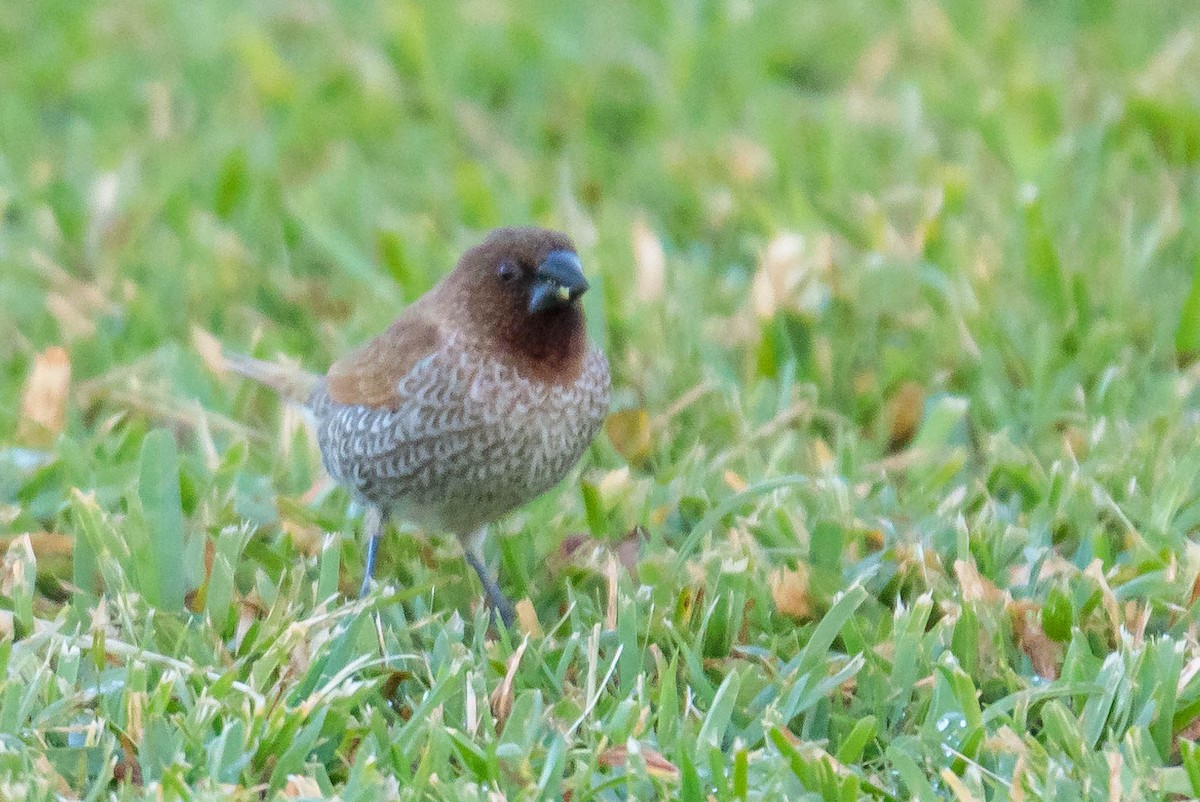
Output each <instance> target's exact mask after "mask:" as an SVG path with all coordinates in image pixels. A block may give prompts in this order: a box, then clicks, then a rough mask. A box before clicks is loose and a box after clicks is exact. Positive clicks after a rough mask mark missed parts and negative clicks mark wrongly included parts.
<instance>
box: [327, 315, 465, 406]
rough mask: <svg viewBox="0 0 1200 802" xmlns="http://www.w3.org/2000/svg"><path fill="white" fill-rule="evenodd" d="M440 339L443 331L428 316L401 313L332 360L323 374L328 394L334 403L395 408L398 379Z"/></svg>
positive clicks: (399, 401) (439, 341) (441, 341)
mask: <svg viewBox="0 0 1200 802" xmlns="http://www.w3.org/2000/svg"><path fill="white" fill-rule="evenodd" d="M444 341H445V335H444V333H443V332H442V330H441V328H440V327H439V326H438V324H437V323H436V322H435V321H433V320H432V319H430V318H428V317H426V316H424V315H420V314H409V315H404V316H402V317H401V318H400V319H399V320H397V321H396V322H394V323H393V324H392V325H391V326H389V327H388V330H387V331H385V332H384V333H383V334H380V335H379V336H378V337H376V338H375V339H373V340H370V341H369V342H366V343H364V344H363V345H361V346H359V347H358V348H356V349H355V350H353V351H351V352H350V353H349V354H347V355H346V356H344V357H342V358H341V359H339V360H338V361H337V362H335V363H334V365H333V367H331V368H330V369H329V374H328V375H327V376H326V377H325V387H326V390H327V392H328V393H329V397H330V399H332V400H333V401H334V402H335V403H338V404H347V405H354V406H361V407H373V408H377V409H397V408H399V406H400V404H401V403H402V402H403V400H404V399H403V398H401V396H400V393H399V389H398V387H399V384H400V381H401V380H402V379H403V378H404V377H405V376H406V375H408V373H409V372H410V371H411V370H412V369H413V367H414V366H415V365H416V364H417V363H418V362H420V361H421V360H422V359H424V358H425V357H427V356H429V355H430V354H432V353H434V352H435V351H437V350H438V349H439V348H440V347H441V346H442V344H443V342H444Z"/></svg>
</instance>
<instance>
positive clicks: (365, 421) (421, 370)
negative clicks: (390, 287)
mask: <svg viewBox="0 0 1200 802" xmlns="http://www.w3.org/2000/svg"><path fill="white" fill-rule="evenodd" d="M397 389H398V395H399V397H400V399H401V401H400V404H399V406H398V407H397V408H396V409H394V410H392V409H375V408H370V407H362V406H355V405H346V404H338V403H335V402H333V401H332V400H331V399H330V398H329V396H328V394H327V393H326V392H325V391H324V388H323V387H318V388H317V389H316V391H315V392H314V394H313V397H312V399H311V401H310V406H311V407H312V409H313V411H314V413H315V416H316V419H317V435H318V442H319V444H320V447H321V455H322V459H323V461H324V463H325V468H326V470H328V471H329V473H330V475H331V476H333V478H334V479H336V480H337V481H338V482H341V483H342V484H344V485H346V486H347V487H349V488H350V489H351V490H352V491H353V492H354V493H355V495H356V496H358V497H359V498H360V499H362V500H364V501H368V502H371V503H374V504H379V505H380V506H383V507H384V508H385V509H389V510H392V509H394V510H395V512H396V513H398V514H399V515H401V516H402V517H404V518H407V519H409V520H411V521H413V522H415V523H418V524H419V525H422V526H425V527H429V528H437V529H442V530H446V531H450V532H453V533H455V534H458V535H462V536H465V535H467V534H469V533H470V532H472V531H474V530H475V529H477V528H478V527H479V526H481V525H482V524H484V523H487V522H488V521H491V520H493V519H495V518H498V517H499V516H501V515H504V514H505V513H507V512H509V511H510V510H512V509H514V508H516V507H519V506H521V505H522V504H524V503H526V502H527V501H530V500H531V499H533V498H534V497H536V496H538V495H541V494H542V493H544V492H545V491H546V490H548V489H550V488H551V487H553V486H554V485H555V484H557V483H558V482H559V481H560V480H561V479H562V478H563V477H564V476H566V474H567V472H568V471H570V470H571V467H572V466H573V465H574V464H575V463H576V462H577V461H578V460H579V458H580V456H582V454H583V452H584V450H585V449H586V448H587V446H588V444H589V443H590V442H591V440H592V438H593V437H594V436H595V434H596V431H597V429H599V427H600V424H601V423H602V422H603V420H604V416H605V415H606V414H607V412H608V401H609V373H608V362H607V361H606V360H605V358H604V355H603V354H602V353H601V352H600V351H599V350H598V349H596V348H592V349H590V351H589V353H588V355H587V357H586V358H585V361H584V366H583V370H582V372H581V373H580V375H579V377H578V379H577V380H576V381H575V382H573V383H571V384H568V385H555V384H549V383H546V382H543V381H540V380H536V379H530V378H527V377H525V376H522V375H521V374H520V373H519V372H518V371H517V370H516V369H515V368H514V367H513V366H511V365H509V364H506V363H504V362H501V361H499V360H497V359H495V358H494V357H491V356H488V355H486V354H484V353H483V352H482V351H481V350H480V349H477V348H472V347H470V346H469V345H467V344H464V343H461V342H458V341H456V340H454V339H451V340H450V341H449V342H447V344H446V345H445V347H443V348H442V349H440V350H438V351H437V352H436V353H434V354H432V355H430V356H428V357H426V358H425V359H423V360H422V361H420V362H418V363H417V364H416V365H415V366H414V367H413V369H412V370H411V371H409V373H408V374H407V375H406V376H405V377H404V378H403V379H402V380H401V381H400V383H399V385H398V388H397Z"/></svg>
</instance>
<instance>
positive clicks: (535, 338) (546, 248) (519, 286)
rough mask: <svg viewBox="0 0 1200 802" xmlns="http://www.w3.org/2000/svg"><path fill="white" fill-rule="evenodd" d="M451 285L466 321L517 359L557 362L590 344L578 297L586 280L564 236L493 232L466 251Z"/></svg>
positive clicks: (513, 230)
mask: <svg viewBox="0 0 1200 802" xmlns="http://www.w3.org/2000/svg"><path fill="white" fill-rule="evenodd" d="M447 285H448V287H447V289H448V290H451V291H452V294H453V296H454V297H455V298H456V301H457V302H458V305H459V308H460V309H462V310H463V311H464V312H465V318H466V321H465V322H467V323H468V324H469V325H471V326H472V327H473V328H475V329H476V330H478V331H481V332H485V333H487V334H490V335H492V336H494V337H495V338H496V339H497V340H499V341H500V342H502V343H504V344H505V345H507V346H509V347H511V348H512V349H514V351H515V352H517V353H518V355H520V356H525V357H529V358H532V359H535V360H552V361H554V360H556V358H567V357H574V356H575V355H577V353H579V352H581V348H582V347H583V345H585V344H586V335H585V333H584V324H583V309H582V307H581V304H580V300H579V299H580V297H581V296H582V295H583V294H584V293H585V292H587V289H588V282H587V279H586V278H584V275H583V266H582V264H581V263H580V260H579V255H578V253H576V251H575V245H574V244H573V243H572V242H571V240H570V238H569V237H567V236H566V235H565V234H561V233H559V232H557V231H550V230H548V229H544V228H532V227H530V228H500V229H496V230H495V231H493V232H492V233H491V234H489V235H488V237H487V239H486V240H484V241H483V242H482V243H481V244H479V245H477V246H476V247H474V248H472V249H471V250H469V251H467V252H466V253H465V254H463V257H462V259H460V260H459V262H458V266H457V267H456V268H455V269H454V272H453V273H452V274H451V275H450V276H449V277H448V278H447Z"/></svg>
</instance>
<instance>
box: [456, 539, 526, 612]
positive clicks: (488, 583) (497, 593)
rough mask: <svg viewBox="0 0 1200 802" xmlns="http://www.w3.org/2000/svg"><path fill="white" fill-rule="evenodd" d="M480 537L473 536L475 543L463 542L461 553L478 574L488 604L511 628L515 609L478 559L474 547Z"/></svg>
mask: <svg viewBox="0 0 1200 802" xmlns="http://www.w3.org/2000/svg"><path fill="white" fill-rule="evenodd" d="M481 540H482V538H475V543H463V553H464V554H465V555H466V557H467V562H468V563H470V564H471V567H472V568H474V569H475V573H476V574H478V575H479V583H480V584H481V585H483V595H484V598H486V599H487V603H488V606H489V607H491V608H492V612H493V613H494V614H499V616H500V620H501V621H503V622H504V626H506V627H508V628H509V629H512V625H513V623H514V622H515V621H516V620H517V611H516V608H515V607H513V603H512V602H510V601H509V600H508V597H507V596H505V595H504V591H502V590H500V586H499V585H498V584H496V580H495V579H493V578H492V575H491V574H490V573H488V569H487V568H486V567H484V565H483V561H482V560H480V559H479V555H478V554H477V553H476V551H475V549H476V548H477V547H478V546H477V545H476V544H478V543H479V542H480V541H481Z"/></svg>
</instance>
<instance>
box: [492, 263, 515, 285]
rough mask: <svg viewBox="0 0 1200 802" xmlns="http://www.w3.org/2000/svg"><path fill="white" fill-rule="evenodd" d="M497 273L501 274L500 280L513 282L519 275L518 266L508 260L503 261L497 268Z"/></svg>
mask: <svg viewBox="0 0 1200 802" xmlns="http://www.w3.org/2000/svg"><path fill="white" fill-rule="evenodd" d="M496 275H497V276H499V277H500V280H501V281H503V282H506V283H507V282H511V281H513V280H515V279H516V277H517V266H516V265H514V264H513V263H512V262H509V261H507V260H506V261H503V262H501V263H500V266H499V267H497V268H496Z"/></svg>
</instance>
